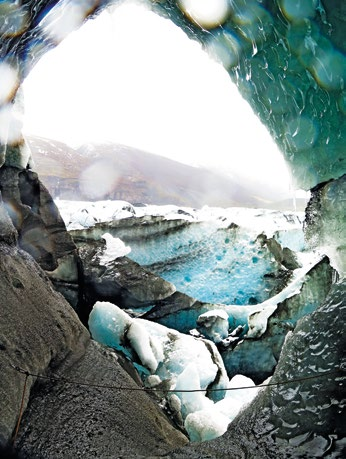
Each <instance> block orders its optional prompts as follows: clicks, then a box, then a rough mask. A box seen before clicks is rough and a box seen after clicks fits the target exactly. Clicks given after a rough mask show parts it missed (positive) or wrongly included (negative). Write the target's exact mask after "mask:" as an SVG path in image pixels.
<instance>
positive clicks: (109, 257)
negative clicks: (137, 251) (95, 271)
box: [100, 233, 131, 264]
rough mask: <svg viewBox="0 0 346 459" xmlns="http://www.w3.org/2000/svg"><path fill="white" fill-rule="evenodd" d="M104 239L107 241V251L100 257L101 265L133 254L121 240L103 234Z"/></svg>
mask: <svg viewBox="0 0 346 459" xmlns="http://www.w3.org/2000/svg"><path fill="white" fill-rule="evenodd" d="M102 238H103V239H104V240H105V241H106V244H107V249H106V251H105V252H103V254H102V255H101V257H100V263H101V264H103V263H105V264H107V263H109V262H110V261H113V260H115V259H116V258H120V257H125V256H126V255H128V254H129V253H130V252H131V248H130V247H128V246H126V245H125V244H124V243H123V241H122V240H121V239H119V238H116V237H113V236H112V235H111V234H109V233H105V234H103V235H102Z"/></svg>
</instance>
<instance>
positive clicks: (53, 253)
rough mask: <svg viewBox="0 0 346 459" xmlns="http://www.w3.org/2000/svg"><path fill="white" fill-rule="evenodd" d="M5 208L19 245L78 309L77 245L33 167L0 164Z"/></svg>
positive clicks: (0, 180) (0, 186) (78, 264)
mask: <svg viewBox="0 0 346 459" xmlns="http://www.w3.org/2000/svg"><path fill="white" fill-rule="evenodd" d="M0 191H1V195H2V199H3V205H4V210H5V209H6V212H7V213H8V215H9V217H10V218H11V220H12V222H13V225H14V227H15V229H16V232H17V233H18V245H19V247H20V248H22V249H23V250H25V251H26V252H27V253H29V254H30V255H31V256H32V257H33V258H34V259H35V260H36V261H37V262H38V264H39V265H40V266H41V268H42V269H44V270H45V271H46V273H47V274H48V275H49V277H50V279H51V280H52V282H53V283H54V284H55V286H56V288H57V289H58V290H60V291H62V293H64V294H65V297H66V298H68V299H69V302H70V304H71V305H72V306H73V307H75V308H76V309H78V305H79V299H80V298H79V297H80V289H79V285H80V283H81V282H80V277H81V272H80V270H81V266H80V262H79V257H78V255H77V249H76V246H75V244H74V242H73V240H72V238H71V236H70V235H69V234H68V233H67V232H66V228H65V224H64V222H63V220H62V218H61V217H60V214H59V211H58V209H57V207H56V205H55V204H54V201H53V199H52V198H51V196H50V194H49V193H48V191H47V190H46V188H45V187H44V186H43V185H42V183H41V182H40V181H39V179H38V176H37V174H36V173H35V172H33V171H32V170H27V169H23V170H22V169H19V168H16V167H7V166H3V167H2V168H1V169H0Z"/></svg>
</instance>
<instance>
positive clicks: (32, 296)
mask: <svg viewBox="0 0 346 459" xmlns="http://www.w3.org/2000/svg"><path fill="white" fill-rule="evenodd" d="M0 275H1V283H0V299H1V300H0V301H1V314H0V342H1V349H0V368H1V379H0V412H1V416H0V445H1V446H3V447H5V446H6V445H7V444H8V443H9V442H10V439H11V436H12V434H13V430H14V428H15V425H16V422H17V418H18V415H19V408H20V402H21V396H22V393H23V385H24V379H25V375H24V374H22V373H21V372H19V371H17V370H16V369H15V367H18V368H22V369H23V370H24V371H28V372H29V373H30V374H35V375H37V374H39V375H42V376H45V377H48V378H49V377H50V376H52V375H54V376H55V377H58V378H68V379H71V380H74V381H75V380H78V381H82V382H85V381H87V382H88V383H94V384H108V385H109V384H112V385H113V384H114V385H116V386H117V387H119V386H122V387H124V386H126V387H130V388H131V390H129V391H115V390H114V389H109V388H100V387H86V386H84V385H83V386H79V385H74V384H66V382H65V381H64V382H62V383H59V382H53V381H49V380H48V381H47V380H46V379H40V378H36V377H34V376H29V377H28V380H27V386H26V393H25V397H24V409H25V414H24V417H23V419H22V421H21V429H20V432H19V435H18V438H17V441H16V447H17V449H18V451H19V452H20V453H21V455H22V456H23V457H26V458H33V457H42V458H44V457H46V458H52V457H54V458H57V459H58V458H66V457H77V456H78V455H79V454H83V456H84V457H94V456H95V455H97V456H98V457H114V451H117V454H120V453H119V452H121V454H122V455H124V457H129V456H130V455H133V456H137V457H138V456H140V455H147V454H148V455H149V454H154V453H155V454H163V453H164V452H165V451H167V450H169V449H171V448H173V446H176V445H183V444H184V443H186V438H185V437H184V436H183V435H182V434H181V433H180V432H179V431H177V430H176V429H175V428H174V427H173V426H172V425H171V424H170V422H169V421H168V419H167V418H166V417H165V415H164V414H163V413H162V411H161V409H160V408H159V407H158V405H157V404H156V403H154V402H153V401H152V400H151V399H150V397H149V396H148V395H147V394H146V393H145V392H142V391H140V392H137V391H134V389H136V388H137V389H138V386H137V385H136V384H135V383H134V381H133V380H132V379H131V378H130V376H128V374H127V373H126V372H125V371H124V370H123V368H122V366H121V364H120V363H119V361H118V358H117V355H116V354H115V353H114V352H110V351H107V350H106V349H105V348H103V347H101V346H100V345H97V344H96V343H94V342H93V341H91V340H90V337H89V334H88V332H87V330H86V329H85V328H84V326H83V325H82V324H81V322H80V321H79V319H78V317H77V315H76V313H75V312H74V311H73V309H72V308H71V307H70V305H69V304H68V303H67V302H66V300H65V299H64V298H63V297H62V296H61V295H60V294H59V293H57V292H56V291H55V290H54V289H53V288H52V285H51V282H50V281H49V279H48V277H47V276H46V275H45V273H44V272H43V271H42V270H41V268H40V267H39V266H38V264H37V263H36V262H35V261H34V260H33V258H32V257H31V256H30V255H28V254H26V253H25V252H23V251H21V250H18V249H17V248H16V247H10V246H7V245H5V244H0ZM13 283H15V284H16V286H19V285H20V286H21V287H20V288H16V287H14V286H13ZM122 362H123V360H121V363H122ZM126 366H127V367H129V366H130V363H129V362H128V363H127V365H126ZM132 371H133V372H134V370H133V369H132ZM47 420H48V422H47Z"/></svg>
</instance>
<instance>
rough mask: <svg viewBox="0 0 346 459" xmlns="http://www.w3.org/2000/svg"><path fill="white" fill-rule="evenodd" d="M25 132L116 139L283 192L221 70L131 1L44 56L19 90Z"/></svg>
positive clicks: (277, 163)
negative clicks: (236, 175) (23, 102)
mask: <svg viewBox="0 0 346 459" xmlns="http://www.w3.org/2000/svg"><path fill="white" fill-rule="evenodd" d="M24 94H25V106H26V115H25V125H24V130H25V132H26V133H31V134H36V135H40V136H43V137H48V138H53V139H56V140H61V141H63V142H66V143H68V144H69V145H71V146H79V145H80V144H82V143H85V142H92V141H107V140H110V141H114V142H117V143H122V144H126V145H131V146H134V147H138V148H140V149H143V150H146V151H148V152H151V153H155V154H158V155H162V156H166V157H170V158H172V159H175V160H177V161H182V162H186V163H188V164H193V165H201V166H206V167H213V168H217V169H219V170H221V171H222V172H226V173H227V172H230V173H236V174H238V175H241V176H242V177H244V178H246V179H248V180H251V181H256V183H258V185H259V186H262V187H263V186H268V185H269V184H270V186H271V187H274V188H275V190H276V191H277V192H281V191H282V192H288V190H289V188H290V180H289V174H288V172H287V168H286V166H285V164H284V161H283V159H282V156H281V154H280V153H279V151H278V148H277V146H276V145H275V143H274V142H273V140H272V139H271V137H270V135H269V133H268V132H267V130H266V128H265V127H264V126H263V125H262V124H261V122H260V121H259V120H258V118H257V117H256V116H255V115H254V114H253V112H252V110H251V108H250V107H249V105H248V104H247V103H246V102H245V101H244V100H243V99H242V97H241V96H240V94H239V93H238V91H237V89H236V86H235V85H234V84H233V83H232V82H231V80H230V78H229V76H228V74H227V72H226V71H225V70H224V69H223V67H222V66H221V65H220V64H218V63H216V62H215V61H214V60H212V59H211V58H210V57H209V56H208V55H207V54H206V52H204V51H203V50H202V48H201V46H200V45H199V44H198V43H196V42H194V41H191V40H190V39H189V38H188V37H187V36H186V35H185V34H184V33H183V32H182V31H181V30H180V29H179V28H177V27H176V26H175V25H174V24H173V23H171V22H170V21H168V20H166V19H163V18H161V17H159V16H158V15H156V14H154V13H152V12H150V11H148V10H146V9H145V8H144V7H143V6H140V5H136V4H133V3H130V2H126V3H125V4H123V5H121V6H119V7H117V8H114V9H113V12H112V13H110V12H108V11H106V12H103V13H102V14H101V15H99V16H98V17H97V18H96V19H94V20H91V21H88V22H87V23H86V24H85V25H83V27H81V28H80V29H79V30H78V31H77V32H73V33H72V34H70V35H69V37H68V38H66V39H65V40H64V41H63V42H62V43H61V44H60V45H59V46H58V47H57V48H56V49H55V50H53V51H50V52H49V53H47V54H46V55H45V56H44V57H43V58H42V59H41V60H40V61H39V63H38V64H37V65H36V67H35V68H34V69H33V70H32V72H31V73H30V75H29V76H28V78H27V79H26V81H25V83H24Z"/></svg>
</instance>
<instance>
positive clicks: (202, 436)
mask: <svg viewBox="0 0 346 459" xmlns="http://www.w3.org/2000/svg"><path fill="white" fill-rule="evenodd" d="M228 424H229V419H228V417H227V416H225V415H224V414H222V413H221V412H220V411H217V410H215V409H214V408H211V409H210V410H201V411H195V412H194V413H190V414H189V415H188V416H187V417H186V420H185V429H186V431H187V433H188V435H189V437H190V440H191V441H193V442H199V441H207V440H212V439H214V438H217V437H220V436H221V435H223V434H224V433H225V432H226V430H227V427H228Z"/></svg>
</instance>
